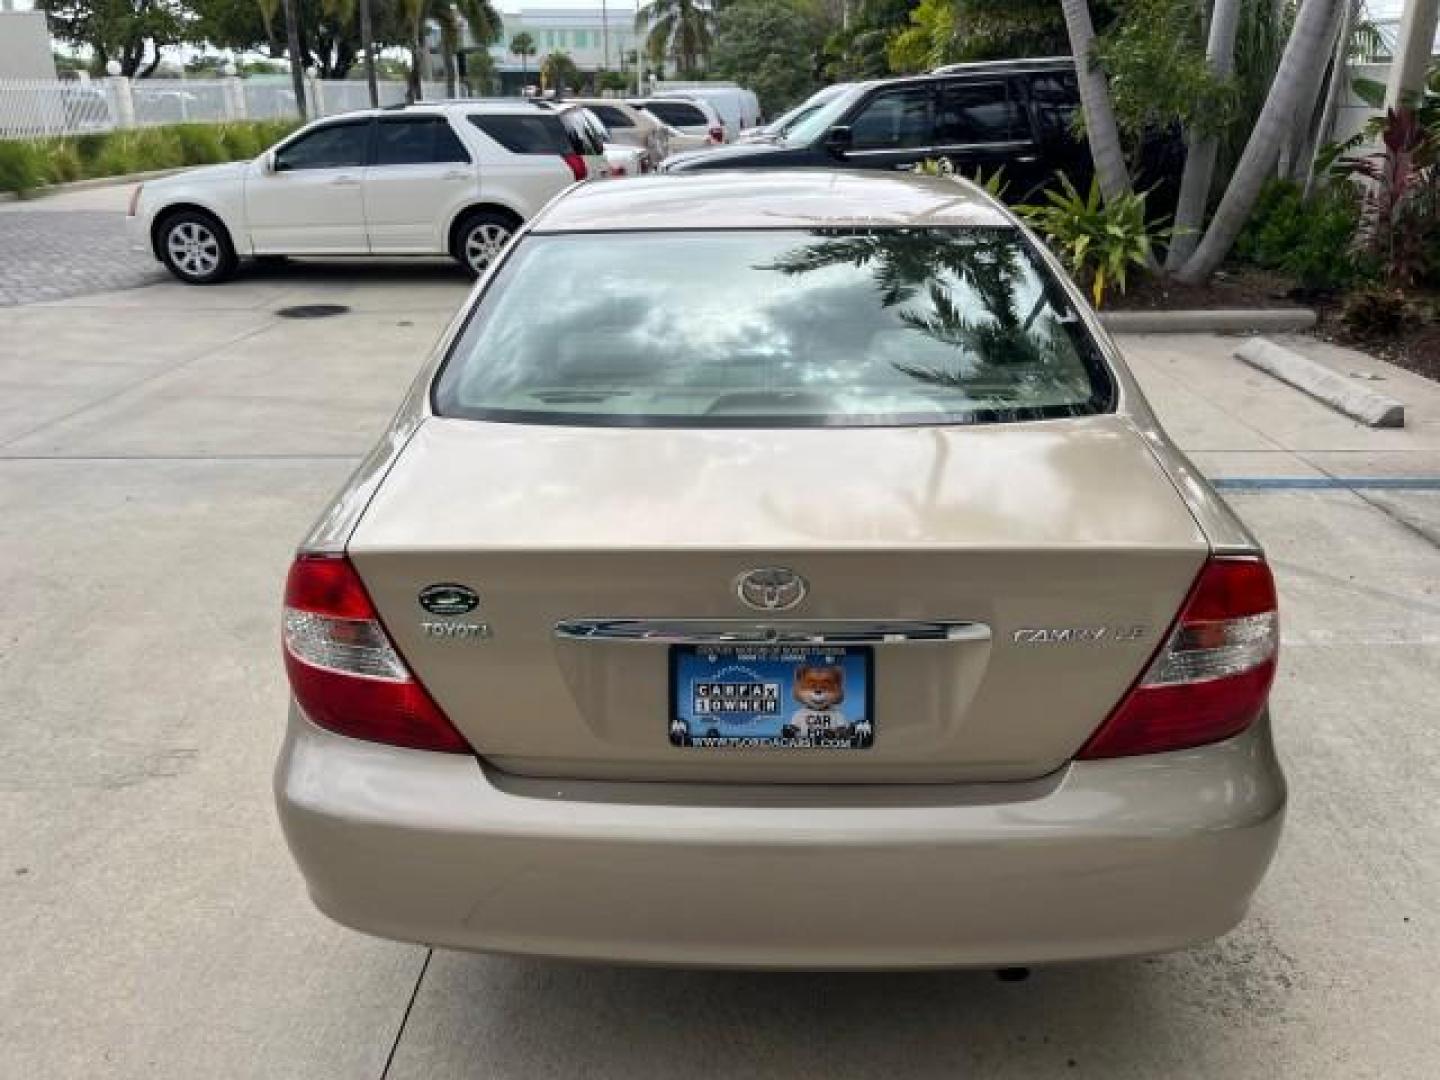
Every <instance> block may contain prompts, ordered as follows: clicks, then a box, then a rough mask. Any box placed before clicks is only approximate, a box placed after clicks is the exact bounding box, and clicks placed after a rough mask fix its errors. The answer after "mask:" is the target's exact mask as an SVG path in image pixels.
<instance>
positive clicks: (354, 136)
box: [275, 120, 370, 172]
mask: <svg viewBox="0 0 1440 1080" xmlns="http://www.w3.org/2000/svg"><path fill="white" fill-rule="evenodd" d="M369 142H370V123H369V121H368V120H367V121H364V122H362V123H358V124H331V125H329V126H327V127H322V128H316V129H315V130H314V131H311V132H307V133H306V134H304V135H301V136H300V137H299V138H298V139H296V140H295V141H294V142H292V143H291V144H290V145H289V146H286V147H284V148H282V149H280V150H279V151H277V152H276V154H275V168H276V169H278V170H283V171H287V172H289V171H296V170H299V169H346V168H350V167H352V166H360V165H364V164H365V158H366V156H367V155H366V150H367V148H368V146H369Z"/></svg>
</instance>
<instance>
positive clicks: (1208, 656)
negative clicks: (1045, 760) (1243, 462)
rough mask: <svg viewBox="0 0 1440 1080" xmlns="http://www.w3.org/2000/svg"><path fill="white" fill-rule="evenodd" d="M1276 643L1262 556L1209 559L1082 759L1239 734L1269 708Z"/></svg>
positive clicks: (1275, 624)
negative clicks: (1164, 638)
mask: <svg viewBox="0 0 1440 1080" xmlns="http://www.w3.org/2000/svg"><path fill="white" fill-rule="evenodd" d="M1279 643H1280V623H1279V614H1278V612H1277V610H1276V604H1275V581H1274V579H1273V578H1272V577H1271V576H1270V568H1269V567H1268V566H1266V565H1265V561H1264V560H1263V559H1259V558H1250V557H1226V556H1217V557H1215V558H1212V559H1210V560H1209V562H1207V563H1206V564H1205V568H1204V569H1203V570H1201V572H1200V576H1199V577H1198V578H1197V579H1196V581H1195V584H1194V586H1193V587H1192V588H1191V590H1190V595H1189V596H1188V597H1187V598H1186V600H1185V606H1184V607H1182V608H1181V609H1180V617H1179V618H1178V619H1177V620H1176V621H1175V627H1174V629H1173V630H1171V632H1170V637H1169V638H1168V640H1167V641H1166V642H1165V644H1164V646H1162V647H1161V649H1160V651H1159V652H1158V653H1156V655H1155V658H1154V659H1153V660H1152V661H1151V662H1150V666H1149V667H1148V668H1147V669H1146V671H1145V674H1144V675H1143V676H1142V677H1141V679H1140V681H1139V682H1138V683H1136V684H1135V686H1134V687H1132V688H1131V690H1130V692H1129V693H1128V694H1126V695H1125V697H1124V698H1123V699H1122V700H1121V702H1120V704H1119V705H1117V706H1116V707H1115V710H1114V711H1113V712H1112V713H1111V714H1110V716H1109V717H1108V718H1107V719H1106V721H1105V723H1103V724H1101V725H1100V728H1099V730H1098V731H1096V732H1095V734H1094V735H1092V736H1091V737H1090V741H1089V742H1087V743H1086V744H1085V746H1084V747H1083V748H1082V749H1081V751H1080V753H1079V755H1078V756H1079V757H1081V758H1111V757H1124V756H1127V755H1130V754H1153V753H1157V752H1159V751H1162V750H1181V749H1184V748H1185V747H1189V746H1201V745H1203V744H1205V743H1211V742H1218V741H1220V740H1221V739H1228V738H1230V737H1231V736H1233V735H1238V734H1239V733H1240V732H1242V731H1244V730H1245V729H1246V728H1247V727H1249V726H1250V724H1251V723H1253V722H1254V720H1255V718H1256V717H1257V716H1259V715H1260V712H1261V710H1263V709H1264V708H1265V702H1266V700H1267V698H1268V697H1269V695H1270V684H1271V682H1273V681H1274V678H1275V663H1276V657H1277V653H1278V648H1279Z"/></svg>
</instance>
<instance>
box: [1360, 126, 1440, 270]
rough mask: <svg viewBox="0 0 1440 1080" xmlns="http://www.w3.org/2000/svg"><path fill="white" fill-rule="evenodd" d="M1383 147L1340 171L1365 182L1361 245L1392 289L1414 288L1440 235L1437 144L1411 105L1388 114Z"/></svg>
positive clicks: (1439, 180) (1361, 219) (1439, 176)
mask: <svg viewBox="0 0 1440 1080" xmlns="http://www.w3.org/2000/svg"><path fill="white" fill-rule="evenodd" d="M1381 143H1382V149H1380V150H1378V151H1376V152H1375V153H1373V154H1365V155H1361V156H1357V157H1347V158H1343V159H1342V160H1341V162H1340V166H1339V169H1340V171H1341V172H1342V173H1348V174H1349V175H1352V176H1358V177H1360V178H1362V179H1363V180H1364V181H1365V183H1364V184H1363V190H1364V192H1365V194H1364V205H1363V208H1362V210H1361V213H1360V228H1359V230H1358V231H1357V233H1356V241H1357V244H1358V246H1359V247H1360V249H1361V250H1362V251H1364V252H1366V253H1367V254H1369V255H1371V256H1372V257H1374V258H1375V259H1377V260H1378V261H1379V263H1380V266H1381V268H1382V270H1383V272H1384V275H1385V280H1386V282H1388V283H1389V284H1390V285H1392V286H1405V285H1411V284H1413V283H1414V282H1415V279H1416V278H1417V277H1419V276H1420V274H1421V273H1422V271H1423V270H1424V269H1425V263H1426V258H1427V255H1428V254H1429V252H1430V249H1431V248H1432V247H1433V245H1434V243H1435V240H1436V238H1437V236H1440V167H1437V164H1436V157H1437V144H1436V141H1435V139H1433V138H1432V137H1431V135H1430V133H1429V132H1427V131H1426V130H1425V128H1424V126H1423V125H1422V124H1421V122H1420V118H1419V116H1418V114H1417V113H1416V111H1415V110H1414V109H1413V108H1411V107H1409V106H1405V105H1402V106H1400V107H1399V108H1395V109H1388V110H1386V113H1385V123H1384V128H1383V130H1382V133H1381Z"/></svg>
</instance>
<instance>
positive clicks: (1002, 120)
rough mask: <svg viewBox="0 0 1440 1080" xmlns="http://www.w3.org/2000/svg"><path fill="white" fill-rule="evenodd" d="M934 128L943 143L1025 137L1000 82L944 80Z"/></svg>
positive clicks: (1018, 115) (1012, 104)
mask: <svg viewBox="0 0 1440 1080" xmlns="http://www.w3.org/2000/svg"><path fill="white" fill-rule="evenodd" d="M935 130H936V139H937V141H938V142H939V143H940V144H941V145H944V146H955V145H958V144H961V143H988V142H1007V141H1009V140H1011V139H1023V138H1025V137H1026V131H1025V126H1024V118H1023V117H1022V116H1021V115H1020V111H1019V109H1018V107H1017V106H1016V104H1015V103H1014V102H1012V101H1011V100H1010V95H1009V92H1008V85H1007V84H1006V83H1004V82H990V83H973V82H957V83H946V84H945V86H943V87H942V88H941V90H940V105H939V113H938V115H937V117H936V123H935Z"/></svg>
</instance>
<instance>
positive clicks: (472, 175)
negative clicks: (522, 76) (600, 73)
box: [128, 101, 609, 285]
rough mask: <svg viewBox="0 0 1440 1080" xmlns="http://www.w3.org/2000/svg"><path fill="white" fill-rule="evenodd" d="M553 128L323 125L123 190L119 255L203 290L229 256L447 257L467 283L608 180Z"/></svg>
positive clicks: (411, 113)
mask: <svg viewBox="0 0 1440 1080" xmlns="http://www.w3.org/2000/svg"><path fill="white" fill-rule="evenodd" d="M608 171H609V170H608V166H607V165H606V164H605V159H604V157H603V156H593V155H590V154H588V153H587V149H586V148H585V147H583V146H578V145H576V142H575V140H574V137H573V135H572V133H571V132H570V131H569V130H568V129H567V128H566V126H565V125H564V124H563V123H562V122H561V119H560V117H558V116H556V115H555V114H554V113H551V112H548V111H547V110H545V109H542V108H537V107H536V106H535V105H532V104H528V103H522V102H515V103H513V104H511V103H504V104H502V103H494V102H476V101H470V102H445V103H436V104H419V105H412V106H406V107H400V108H391V109H369V110H365V111H363V112H355V113H346V114H344V115H343V116H334V117H327V118H325V119H323V120H317V121H315V122H314V123H312V124H309V125H307V126H306V127H304V128H302V129H300V130H299V131H297V132H295V133H294V134H293V135H290V136H289V137H288V138H286V139H284V140H282V141H281V142H279V143H277V144H276V145H275V146H274V147H272V148H271V149H270V150H268V151H266V152H265V153H264V154H261V155H260V156H259V157H258V158H256V159H255V160H254V161H247V162H232V163H230V164H228V165H213V166H209V167H206V168H200V169H191V170H189V171H187V172H184V173H180V174H178V175H175V176H171V177H167V178H165V179H163V180H155V181H150V182H148V183H146V184H143V185H141V186H140V187H139V188H137V189H136V191H135V194H134V196H133V197H132V198H131V200H130V217H129V222H128V225H129V229H130V237H131V243H132V245H133V246H134V247H136V248H137V249H138V250H142V251H150V252H152V253H153V254H154V255H155V257H156V258H157V259H159V260H160V261H161V262H162V263H164V264H165V266H166V267H168V268H169V270H170V272H171V273H173V274H174V275H175V276H176V277H178V278H179V279H180V280H181V281H184V282H188V283H190V284H194V285H209V284H213V283H215V282H219V281H223V280H225V279H226V278H228V277H230V276H231V274H233V273H234V272H235V269H236V267H237V266H238V264H239V260H240V259H241V258H242V257H246V256H251V257H256V258H263V257H266V256H272V257H273V256H285V255H376V256H394V255H451V256H453V257H454V258H455V259H457V260H458V261H459V262H460V263H461V264H462V265H463V266H464V267H466V268H467V269H468V270H469V271H470V272H471V273H474V274H479V273H480V272H481V271H482V270H484V269H485V267H486V266H488V265H489V264H490V261H491V260H492V259H493V258H494V257H495V256H496V255H497V254H498V253H499V252H500V250H501V249H502V248H503V247H504V246H505V244H506V242H507V241H508V240H509V239H510V237H511V235H512V234H513V233H514V232H515V230H516V229H518V228H519V227H520V225H521V224H522V223H523V222H524V221H525V220H526V219H527V218H529V217H531V216H532V215H533V214H534V213H535V212H536V211H538V210H539V209H540V208H541V207H542V206H544V205H545V204H546V203H547V202H549V201H550V199H551V198H552V197H553V196H555V195H556V194H558V193H559V192H560V191H562V190H564V189H565V188H566V187H568V186H570V185H571V184H573V183H576V182H577V181H580V180H585V179H587V178H589V177H598V176H605V175H608Z"/></svg>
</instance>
